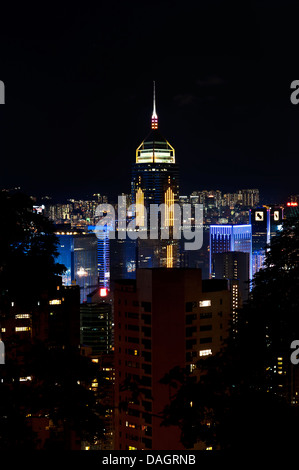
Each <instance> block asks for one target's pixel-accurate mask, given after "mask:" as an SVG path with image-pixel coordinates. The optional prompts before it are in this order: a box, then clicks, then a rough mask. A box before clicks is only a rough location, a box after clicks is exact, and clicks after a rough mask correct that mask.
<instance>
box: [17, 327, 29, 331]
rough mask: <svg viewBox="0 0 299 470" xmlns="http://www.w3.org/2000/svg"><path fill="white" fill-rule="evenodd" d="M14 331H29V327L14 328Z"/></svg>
mask: <svg viewBox="0 0 299 470" xmlns="http://www.w3.org/2000/svg"><path fill="white" fill-rule="evenodd" d="M15 330H16V331H30V328H29V326H16V328H15Z"/></svg>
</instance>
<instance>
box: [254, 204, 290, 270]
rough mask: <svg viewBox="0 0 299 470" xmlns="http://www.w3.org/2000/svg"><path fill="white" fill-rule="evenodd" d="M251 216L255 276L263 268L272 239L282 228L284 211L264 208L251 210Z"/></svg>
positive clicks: (276, 208) (278, 208) (277, 208)
mask: <svg viewBox="0 0 299 470" xmlns="http://www.w3.org/2000/svg"><path fill="white" fill-rule="evenodd" d="M249 214H250V219H249V221H250V224H251V225H252V271H253V275H254V274H255V273H256V272H257V271H259V270H260V269H261V268H262V267H263V265H264V261H265V256H266V251H267V246H268V245H269V244H270V240H271V237H273V236H275V234H276V233H277V231H278V230H279V229H280V227H281V224H282V220H283V209H282V208H281V207H268V206H262V207H257V208H256V209H251V210H250V212H249Z"/></svg>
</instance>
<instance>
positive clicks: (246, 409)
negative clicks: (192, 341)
mask: <svg viewBox="0 0 299 470" xmlns="http://www.w3.org/2000/svg"><path fill="white" fill-rule="evenodd" d="M268 249H269V250H268V252H267V255H266V261H265V267H264V268H263V269H262V270H260V271H259V272H258V273H257V274H256V275H255V278H254V282H253V286H252V291H251V295H250V298H249V301H248V302H247V304H245V305H244V306H243V308H242V309H241V310H240V311H239V313H238V324H237V331H238V334H237V335H236V336H232V335H231V336H230V337H229V338H228V340H227V342H226V344H225V347H224V348H223V350H222V351H221V352H220V353H218V354H216V355H215V356H210V357H207V358H203V359H201V360H200V361H198V364H197V370H198V376H199V379H198V380H197V381H194V376H192V374H190V373H188V372H187V371H186V370H180V371H178V370H174V371H171V372H170V374H169V375H168V377H165V378H164V383H166V384H168V386H169V385H171V383H174V381H176V382H177V384H179V386H177V388H176V390H175V389H174V393H173V399H172V401H171V403H170V405H169V406H168V407H166V408H165V410H164V414H163V423H162V425H165V426H168V425H170V424H176V425H178V426H180V429H181V440H182V443H183V444H184V445H185V447H187V448H192V447H193V446H194V445H196V443H199V442H201V443H202V447H201V448H205V447H212V448H213V449H236V450H239V449H242V448H243V449H246V450H248V449H255V448H259V447H263V448H267V447H271V448H272V447H273V446H280V447H282V446H284V445H285V446H287V447H289V446H291V445H295V443H296V436H295V433H294V428H295V426H296V422H297V419H298V413H299V411H298V405H297V401H296V400H295V401H294V396H296V395H295V393H296V389H295V385H296V383H299V381H298V371H297V369H296V368H295V367H294V366H293V365H292V364H291V362H290V354H291V350H290V344H291V341H292V340H294V339H297V338H298V337H299V315H298V312H299V296H298V291H299V220H298V219H297V218H295V219H294V218H292V219H286V220H285V221H284V224H283V230H282V231H281V232H280V233H278V234H277V235H276V236H275V237H274V238H273V239H272V241H271V245H270V246H269V247H268ZM278 360H279V362H278ZM277 364H282V365H281V370H279V367H280V366H277ZM294 378H297V382H296V381H295V380H294ZM295 382H296V383H295Z"/></svg>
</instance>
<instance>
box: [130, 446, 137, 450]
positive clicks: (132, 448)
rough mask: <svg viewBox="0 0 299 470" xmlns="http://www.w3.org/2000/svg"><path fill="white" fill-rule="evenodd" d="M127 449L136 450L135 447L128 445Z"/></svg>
mask: <svg viewBox="0 0 299 470" xmlns="http://www.w3.org/2000/svg"><path fill="white" fill-rule="evenodd" d="M129 450H137V447H133V446H129Z"/></svg>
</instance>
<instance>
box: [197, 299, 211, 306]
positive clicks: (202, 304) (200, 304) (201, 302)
mask: <svg viewBox="0 0 299 470" xmlns="http://www.w3.org/2000/svg"><path fill="white" fill-rule="evenodd" d="M211 305H212V302H211V301H210V300H200V301H199V306H200V307H211Z"/></svg>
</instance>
